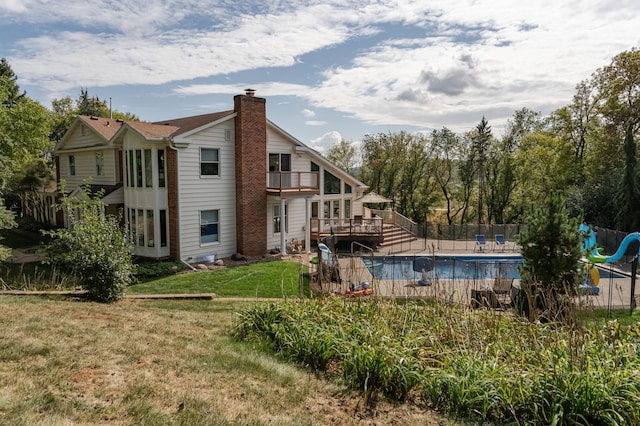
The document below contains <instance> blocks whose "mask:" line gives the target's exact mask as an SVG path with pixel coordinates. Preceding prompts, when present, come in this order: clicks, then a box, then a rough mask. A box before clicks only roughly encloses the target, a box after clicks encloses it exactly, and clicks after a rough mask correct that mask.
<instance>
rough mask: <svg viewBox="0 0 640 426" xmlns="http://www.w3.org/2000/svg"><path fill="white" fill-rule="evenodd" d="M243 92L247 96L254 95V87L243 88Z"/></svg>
mask: <svg viewBox="0 0 640 426" xmlns="http://www.w3.org/2000/svg"><path fill="white" fill-rule="evenodd" d="M244 93H245V94H246V95H247V96H253V95H255V94H256V91H255V89H244Z"/></svg>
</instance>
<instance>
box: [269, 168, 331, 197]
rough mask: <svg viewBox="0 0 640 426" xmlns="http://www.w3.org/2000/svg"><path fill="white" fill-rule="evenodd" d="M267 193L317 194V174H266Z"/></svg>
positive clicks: (318, 185) (318, 183) (318, 182)
mask: <svg viewBox="0 0 640 426" xmlns="http://www.w3.org/2000/svg"><path fill="white" fill-rule="evenodd" d="M267 191H269V192H280V193H283V192H307V193H317V192H319V191H320V179H319V178H318V172H268V175H267Z"/></svg>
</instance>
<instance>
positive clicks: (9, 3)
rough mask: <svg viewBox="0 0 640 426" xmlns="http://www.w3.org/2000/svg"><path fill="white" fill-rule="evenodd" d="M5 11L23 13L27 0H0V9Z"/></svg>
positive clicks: (26, 8)
mask: <svg viewBox="0 0 640 426" xmlns="http://www.w3.org/2000/svg"><path fill="white" fill-rule="evenodd" d="M2 9H4V10H5V11H7V12H13V13H24V12H26V11H27V10H28V1H27V0H0V10H2Z"/></svg>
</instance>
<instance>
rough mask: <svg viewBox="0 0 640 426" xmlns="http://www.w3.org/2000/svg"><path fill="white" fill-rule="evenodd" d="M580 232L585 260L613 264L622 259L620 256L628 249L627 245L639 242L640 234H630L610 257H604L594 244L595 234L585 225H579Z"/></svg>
mask: <svg viewBox="0 0 640 426" xmlns="http://www.w3.org/2000/svg"><path fill="white" fill-rule="evenodd" d="M580 232H582V233H584V235H585V238H584V247H583V251H584V253H585V256H586V258H587V260H589V262H591V263H615V262H617V261H619V260H620V259H622V256H624V254H625V253H626V252H627V249H628V248H629V244H631V243H632V242H634V241H640V232H632V233H631V234H629V235H627V236H626V237H624V239H623V240H622V242H621V243H620V246H619V247H618V250H617V251H616V252H615V253H614V254H612V255H611V256H604V255H603V254H602V253H601V251H602V249H601V248H598V247H597V244H596V234H595V233H594V232H593V230H592V229H591V228H590V227H589V226H588V225H586V224H584V223H583V224H582V225H580Z"/></svg>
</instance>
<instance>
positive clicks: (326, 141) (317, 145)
mask: <svg viewBox="0 0 640 426" xmlns="http://www.w3.org/2000/svg"><path fill="white" fill-rule="evenodd" d="M341 140H342V135H340V133H339V132H337V131H335V130H334V131H332V132H329V133H325V134H324V135H322V136H320V137H319V138H317V139H313V140H312V141H311V143H310V144H309V146H310V147H311V148H313V149H315V150H316V151H318V152H320V153H321V154H326V153H327V151H328V150H329V148H331V145H333V144H335V143H338V142H340V141H341Z"/></svg>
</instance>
